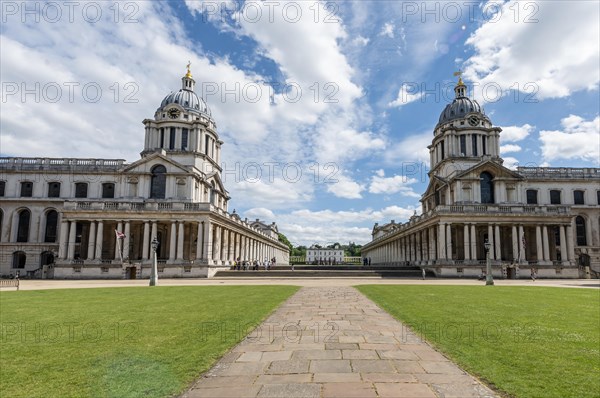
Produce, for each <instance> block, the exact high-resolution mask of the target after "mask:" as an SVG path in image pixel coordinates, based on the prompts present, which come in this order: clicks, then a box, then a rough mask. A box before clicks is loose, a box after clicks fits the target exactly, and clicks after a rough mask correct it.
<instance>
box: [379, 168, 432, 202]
mask: <svg viewBox="0 0 600 398" xmlns="http://www.w3.org/2000/svg"><path fill="white" fill-rule="evenodd" d="M416 182H417V180H416V179H415V178H408V177H405V176H401V175H395V176H393V177H385V174H384V173H383V170H378V171H377V172H376V175H374V176H373V177H371V184H370V185H369V192H370V193H375V194H381V193H383V194H394V193H400V194H401V195H403V196H409V197H414V198H420V197H421V196H420V195H418V194H417V193H415V192H414V191H413V189H412V188H411V187H410V185H411V184H414V183H416Z"/></svg>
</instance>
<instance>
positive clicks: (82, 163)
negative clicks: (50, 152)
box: [0, 157, 126, 171]
mask: <svg viewBox="0 0 600 398" xmlns="http://www.w3.org/2000/svg"><path fill="white" fill-rule="evenodd" d="M124 165H126V163H125V160H124V159H73V158H21V157H15V158H0V170H7V169H12V168H14V169H15V170H36V171H44V170H70V169H75V168H76V169H77V170H83V171H87V170H106V171H114V170H118V169H120V168H122V167H123V166H124Z"/></svg>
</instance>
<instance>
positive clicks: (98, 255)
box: [96, 221, 104, 260]
mask: <svg viewBox="0 0 600 398" xmlns="http://www.w3.org/2000/svg"><path fill="white" fill-rule="evenodd" d="M96 236H97V238H96V260H102V246H103V243H104V221H98V230H97V231H96Z"/></svg>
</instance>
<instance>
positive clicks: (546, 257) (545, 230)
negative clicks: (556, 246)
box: [542, 225, 550, 261]
mask: <svg viewBox="0 0 600 398" xmlns="http://www.w3.org/2000/svg"><path fill="white" fill-rule="evenodd" d="M542 240H543V242H544V249H543V250H544V261H550V247H549V246H548V227H547V226H546V225H544V226H543V227H542Z"/></svg>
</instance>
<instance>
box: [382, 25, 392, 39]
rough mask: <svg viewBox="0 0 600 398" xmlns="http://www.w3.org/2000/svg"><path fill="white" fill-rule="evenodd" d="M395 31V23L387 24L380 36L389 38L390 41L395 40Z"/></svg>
mask: <svg viewBox="0 0 600 398" xmlns="http://www.w3.org/2000/svg"><path fill="white" fill-rule="evenodd" d="M394 29H395V25H394V23H393V22H386V23H384V24H383V26H382V27H381V31H380V32H379V36H387V37H389V38H390V39H393V38H394Z"/></svg>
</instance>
